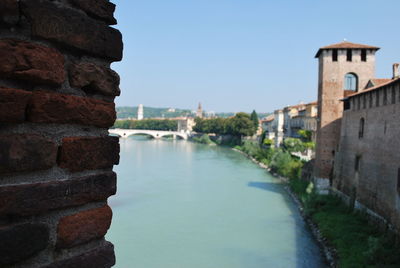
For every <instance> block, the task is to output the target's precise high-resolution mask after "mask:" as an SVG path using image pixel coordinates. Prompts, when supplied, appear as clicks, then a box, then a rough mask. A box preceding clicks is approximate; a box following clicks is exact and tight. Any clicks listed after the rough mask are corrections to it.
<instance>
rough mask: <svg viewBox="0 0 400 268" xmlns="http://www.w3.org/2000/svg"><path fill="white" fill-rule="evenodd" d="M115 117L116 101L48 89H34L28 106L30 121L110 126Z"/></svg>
mask: <svg viewBox="0 0 400 268" xmlns="http://www.w3.org/2000/svg"><path fill="white" fill-rule="evenodd" d="M115 119H116V112H115V104H114V103H109V102H105V101H101V100H96V99H91V98H85V97H78V96H71V95H66V94H59V93H54V92H48V91H40V90H39V91H34V92H33V95H32V98H31V101H30V104H29V106H28V121H30V122H34V123H59V124H82V125H93V126H97V127H104V128H108V127H110V126H112V125H113V124H114V121H115Z"/></svg>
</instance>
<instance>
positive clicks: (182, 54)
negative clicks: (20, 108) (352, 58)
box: [112, 0, 400, 112]
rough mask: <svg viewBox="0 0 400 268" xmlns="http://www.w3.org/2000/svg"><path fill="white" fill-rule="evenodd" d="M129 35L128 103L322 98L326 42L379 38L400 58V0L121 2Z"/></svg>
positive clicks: (385, 62) (268, 104)
mask: <svg viewBox="0 0 400 268" xmlns="http://www.w3.org/2000/svg"><path fill="white" fill-rule="evenodd" d="M112 1H113V2H114V3H115V4H117V10H116V14H115V15H116V18H117V20H118V25H117V26H116V28H118V29H120V31H121V32H122V34H123V39H124V58H123V61H122V62H119V63H114V64H113V65H112V67H113V69H115V70H116V71H117V72H118V73H119V74H120V76H121V90H122V94H121V96H120V97H118V98H117V99H116V102H117V105H118V106H122V105H124V106H136V105H138V104H139V103H142V104H144V106H152V107H175V108H189V109H195V108H196V107H197V104H198V102H199V101H200V102H201V103H202V105H203V108H204V109H205V110H208V111H210V110H212V111H232V112H239V111H246V112H250V111H251V110H252V109H256V110H257V111H258V112H269V111H273V110H274V109H277V108H280V107H283V106H286V105H290V104H296V103H298V102H300V101H304V102H309V101H313V100H316V98H317V59H315V58H314V56H315V53H316V52H317V50H318V48H319V47H321V46H325V45H329V44H332V43H337V42H341V41H343V39H344V38H346V39H347V40H348V41H350V42H355V43H365V44H369V45H374V46H379V47H381V50H379V51H378V53H377V66H376V71H377V72H376V76H377V77H383V78H384V77H390V76H391V66H392V63H394V62H399V61H400V35H399V33H398V31H399V19H398V12H399V10H400V1H399V0H384V1H382V0H380V1H379V0H374V1H372V0H351V1H349V0H335V1H327V0H282V1H278V0H112Z"/></svg>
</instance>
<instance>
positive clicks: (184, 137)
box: [160, 133, 186, 140]
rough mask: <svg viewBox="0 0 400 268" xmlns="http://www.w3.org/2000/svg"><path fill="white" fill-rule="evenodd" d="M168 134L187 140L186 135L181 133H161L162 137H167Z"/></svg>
mask: <svg viewBox="0 0 400 268" xmlns="http://www.w3.org/2000/svg"><path fill="white" fill-rule="evenodd" d="M166 136H175V137H179V138H181V139H182V140H186V136H184V135H182V134H180V133H163V134H161V135H160V138H163V137H166Z"/></svg>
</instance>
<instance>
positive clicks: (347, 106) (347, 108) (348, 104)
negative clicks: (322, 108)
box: [343, 100, 350, 110]
mask: <svg viewBox="0 0 400 268" xmlns="http://www.w3.org/2000/svg"><path fill="white" fill-rule="evenodd" d="M343 109H344V110H349V109H350V101H349V100H345V101H344V102H343Z"/></svg>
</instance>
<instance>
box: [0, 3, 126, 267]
mask: <svg viewBox="0 0 400 268" xmlns="http://www.w3.org/2000/svg"><path fill="white" fill-rule="evenodd" d="M114 9H115V5H114V4H112V3H110V2H109V1H107V0H52V1H50V0H19V1H18V0H3V1H1V4H0V28H1V31H0V267H47V268H50V267H52V268H54V267H63V268H64V267H96V268H99V267H111V266H113V265H114V263H115V257H114V249H113V245H112V244H111V243H109V242H107V241H105V240H104V235H105V234H106V232H107V230H108V228H109V226H110V223H111V218H112V211H111V209H110V207H109V206H108V205H107V198H108V197H109V196H111V195H113V194H115V192H116V174H115V173H114V172H113V171H112V168H113V165H115V164H118V161H119V144H118V138H114V137H109V136H108V131H107V129H108V128H109V127H111V126H112V125H113V123H114V120H115V118H116V113H115V105H114V98H115V96H118V95H119V93H120V90H119V77H118V75H117V74H116V73H115V72H114V71H112V70H111V69H110V64H111V62H113V61H119V60H121V58H122V37H121V34H120V32H119V31H118V30H116V29H114V28H112V27H110V26H109V25H112V24H115V23H116V20H115V19H114V17H113V12H114Z"/></svg>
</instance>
